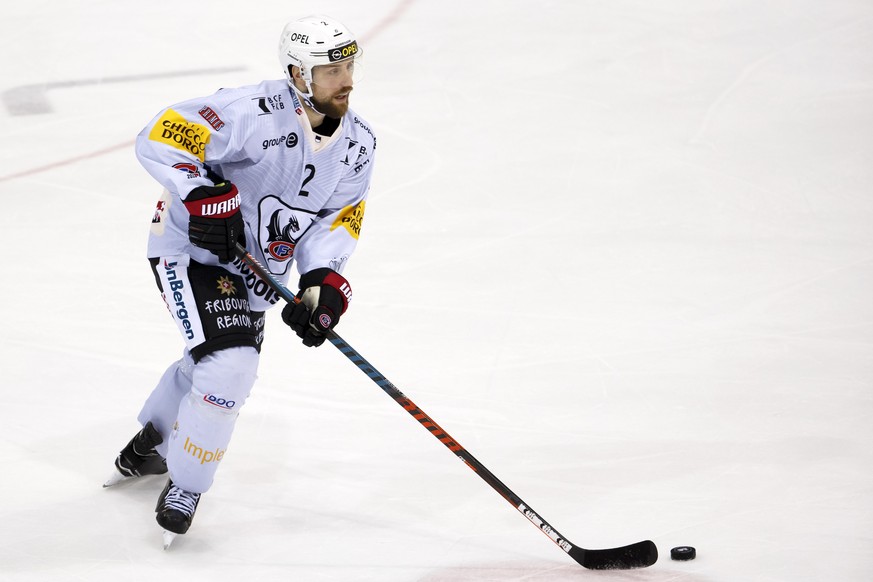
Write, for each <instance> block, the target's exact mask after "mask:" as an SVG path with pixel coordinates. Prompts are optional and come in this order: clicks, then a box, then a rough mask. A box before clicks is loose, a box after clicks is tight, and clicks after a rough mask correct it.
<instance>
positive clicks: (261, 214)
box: [258, 196, 316, 274]
mask: <svg viewBox="0 0 873 582" xmlns="http://www.w3.org/2000/svg"><path fill="white" fill-rule="evenodd" d="M315 218H316V213H315V212H312V211H310V210H304V209H302V208H295V207H293V206H290V205H288V204H285V203H284V202H283V201H282V200H281V199H279V197H277V196H266V197H265V198H264V199H263V200H261V204H260V206H259V208H258V221H259V225H258V242H259V243H260V245H261V249H263V251H264V258H265V259H266V260H267V266H268V267H269V268H270V270H271V271H272V272H273V273H276V274H282V273H284V272H285V271H286V270H287V269H288V262H289V260H290V259H291V258H292V257H293V256H294V248H295V247H296V246H297V242H298V241H299V240H300V239H301V237H302V236H303V234H304V233H305V232H306V231H307V230H308V229H309V227H310V226H311V225H312V223H313V221H314V220H315Z"/></svg>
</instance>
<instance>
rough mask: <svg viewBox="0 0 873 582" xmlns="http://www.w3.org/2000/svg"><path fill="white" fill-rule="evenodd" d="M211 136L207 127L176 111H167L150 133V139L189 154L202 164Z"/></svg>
mask: <svg viewBox="0 0 873 582" xmlns="http://www.w3.org/2000/svg"><path fill="white" fill-rule="evenodd" d="M210 136H211V134H210V133H209V130H208V129H207V128H206V126H205V125H200V124H198V123H192V122H190V121H188V120H187V119H185V118H184V117H182V116H181V115H180V114H179V113H177V112H176V111H173V110H172V109H167V110H166V111H165V112H164V114H163V115H161V118H160V119H158V121H157V123H155V125H154V126H153V127H152V130H151V131H150V132H149V139H150V140H152V141H156V142H159V143H165V144H167V145H169V146H172V147H174V148H176V149H179V150H182V151H183V152H188V153H189V154H191V155H192V156H194V157H196V158H197V159H198V160H200V161H201V162H202V161H204V160H205V158H206V144H207V143H209V138H210Z"/></svg>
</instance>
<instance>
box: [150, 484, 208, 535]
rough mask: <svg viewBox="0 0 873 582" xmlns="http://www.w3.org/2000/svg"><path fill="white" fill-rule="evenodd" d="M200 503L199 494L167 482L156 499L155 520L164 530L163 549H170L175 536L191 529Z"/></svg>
mask: <svg viewBox="0 0 873 582" xmlns="http://www.w3.org/2000/svg"><path fill="white" fill-rule="evenodd" d="M198 503H200V494H199V493H191V492H190V491H185V490H184V489H181V488H179V487H176V486H175V485H174V484H173V480H172V479H171V480H169V481H167V486H166V487H164V490H163V491H162V492H161V496H160V497H159V498H158V504H157V506H156V507H155V513H156V515H155V519H156V520H157V522H158V525H160V526H161V527H162V528H164V549H165V550H166V549H167V548H169V547H170V545H171V544H172V543H173V540H174V539H175V538H176V536H177V535H181V534H184V533H185V532H187V531H188V528H189V527H191V522H192V521H193V520H194V512H195V511H197V504H198Z"/></svg>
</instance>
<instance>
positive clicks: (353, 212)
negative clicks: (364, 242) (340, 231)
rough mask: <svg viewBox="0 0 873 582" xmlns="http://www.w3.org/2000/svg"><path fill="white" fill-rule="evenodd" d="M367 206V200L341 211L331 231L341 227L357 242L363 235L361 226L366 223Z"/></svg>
mask: <svg viewBox="0 0 873 582" xmlns="http://www.w3.org/2000/svg"><path fill="white" fill-rule="evenodd" d="M366 205H367V203H366V201H365V200H361V202H360V203H359V204H357V205H356V206H346V207H345V208H343V209H342V210H340V213H339V216H337V217H336V220H334V221H333V224H332V225H331V227H330V230H331V231H334V230H336V229H337V228H339V227H343V228H345V229H346V230H347V231H349V234H350V235H352V238H354V239H355V240H357V239H358V237H359V236H360V235H361V225H362V224H363V223H364V207H365V206H366Z"/></svg>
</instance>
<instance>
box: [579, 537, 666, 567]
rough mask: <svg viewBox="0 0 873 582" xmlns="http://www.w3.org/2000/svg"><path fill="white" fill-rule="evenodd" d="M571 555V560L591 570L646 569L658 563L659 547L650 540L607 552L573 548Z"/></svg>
mask: <svg viewBox="0 0 873 582" xmlns="http://www.w3.org/2000/svg"><path fill="white" fill-rule="evenodd" d="M569 553H570V557H571V558H573V559H574V560H576V561H577V562H579V563H580V564H582V565H583V566H585V567H586V568H588V569H591V570H630V569H631V568H646V567H648V566H651V565H652V564H654V563H655V562H657V561H658V547H657V546H656V545H655V543H654V542H652V541H649V540H646V541H644V542H637V543H635V544H631V545H629V546H622V547H620V548H610V549H607V550H586V549H584V548H580V547H573V548H572V549H571V550H570V552H569Z"/></svg>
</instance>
